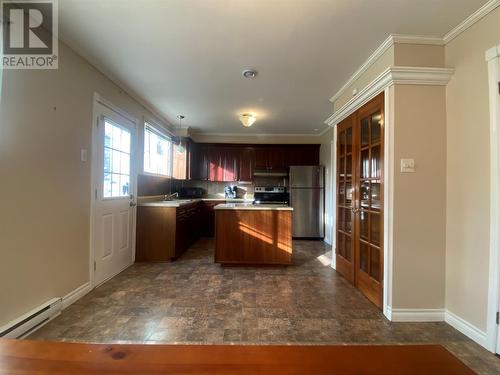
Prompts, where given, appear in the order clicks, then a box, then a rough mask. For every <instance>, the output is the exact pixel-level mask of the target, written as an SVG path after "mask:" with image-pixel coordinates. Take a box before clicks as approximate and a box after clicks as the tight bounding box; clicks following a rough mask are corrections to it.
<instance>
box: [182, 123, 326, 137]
mask: <svg viewBox="0 0 500 375" xmlns="http://www.w3.org/2000/svg"><path fill="white" fill-rule="evenodd" d="M328 130H330V127H328V126H327V127H326V128H325V129H323V130H322V131H321V132H319V133H210V132H203V131H196V132H195V131H193V132H192V133H191V136H192V137H194V138H196V136H213V137H243V138H247V137H248V138H252V137H253V138H259V137H261V138H266V137H321V136H323V135H325V134H326V132H327V131H328Z"/></svg>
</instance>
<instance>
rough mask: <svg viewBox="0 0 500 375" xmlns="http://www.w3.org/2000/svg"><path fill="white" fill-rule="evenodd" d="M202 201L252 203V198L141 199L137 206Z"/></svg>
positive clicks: (176, 205) (175, 204) (179, 204)
mask: <svg viewBox="0 0 500 375" xmlns="http://www.w3.org/2000/svg"><path fill="white" fill-rule="evenodd" d="M203 201H210V202H227V203H250V204H251V203H252V202H253V200H252V199H243V198H236V199H230V198H228V199H225V198H198V199H174V200H172V201H164V200H155V201H143V202H138V204H137V205H138V206H141V207H174V208H175V207H182V206H185V205H188V204H192V203H195V202H203Z"/></svg>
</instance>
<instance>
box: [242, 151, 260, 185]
mask: <svg viewBox="0 0 500 375" xmlns="http://www.w3.org/2000/svg"><path fill="white" fill-rule="evenodd" d="M255 158H256V155H255V148H253V147H242V148H241V149H240V150H239V173H238V180H239V181H252V179H253V170H254V168H256V166H255V160H256V159H255Z"/></svg>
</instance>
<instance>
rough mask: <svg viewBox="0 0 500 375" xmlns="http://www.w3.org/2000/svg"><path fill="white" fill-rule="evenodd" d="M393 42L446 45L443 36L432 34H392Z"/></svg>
mask: <svg viewBox="0 0 500 375" xmlns="http://www.w3.org/2000/svg"><path fill="white" fill-rule="evenodd" d="M392 40H393V44H420V45H422V44H423V45H430V46H444V41H443V38H441V37H439V36H431V35H405V34H392Z"/></svg>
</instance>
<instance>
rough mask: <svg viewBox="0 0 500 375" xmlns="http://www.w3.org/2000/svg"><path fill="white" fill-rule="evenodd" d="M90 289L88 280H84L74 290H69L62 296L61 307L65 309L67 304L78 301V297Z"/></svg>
mask: <svg viewBox="0 0 500 375" xmlns="http://www.w3.org/2000/svg"><path fill="white" fill-rule="evenodd" d="M91 290H92V288H91V286H90V282H86V283H85V284H83V285H81V286H79V287H78V288H76V289H75V290H73V291H71V292H69V293H68V294H66V295H65V296H64V297H63V298H62V309H63V310H64V309H67V308H68V307H69V306H71V305H72V304H73V303H75V302H76V301H78V300H79V299H80V298H82V297H83V296H85V295H86V294H87V293H89V292H90V291H91Z"/></svg>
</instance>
